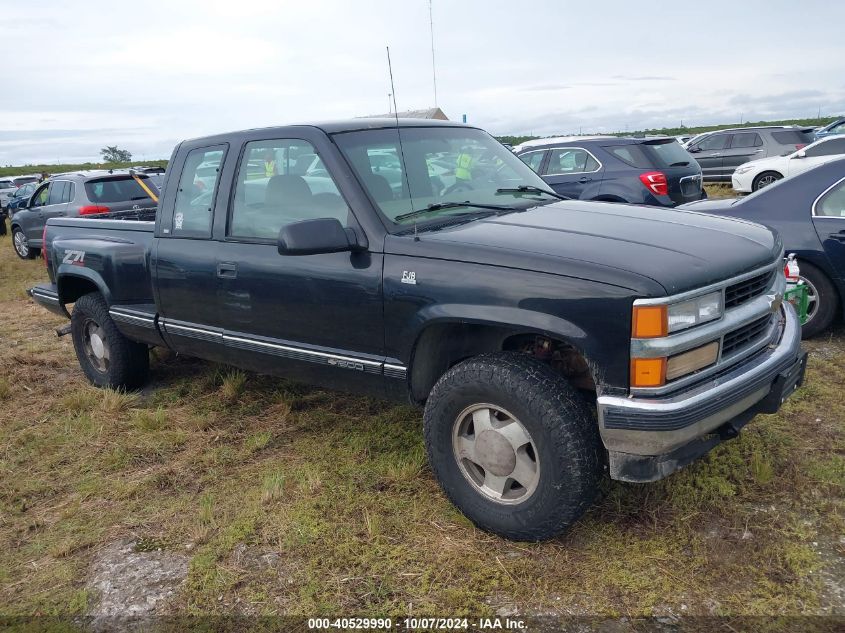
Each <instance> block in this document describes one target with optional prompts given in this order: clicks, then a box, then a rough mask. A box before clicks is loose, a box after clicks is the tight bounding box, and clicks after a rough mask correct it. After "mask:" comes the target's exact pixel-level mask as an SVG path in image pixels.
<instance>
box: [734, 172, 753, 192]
mask: <svg viewBox="0 0 845 633" xmlns="http://www.w3.org/2000/svg"><path fill="white" fill-rule="evenodd" d="M752 181H753V178H752V177H751V174H742V175H740V176H738V175H737V174H736V172H734V173H733V175H732V176H731V186H732V187H733V190H734V191H736V192H738V193H751V182H752Z"/></svg>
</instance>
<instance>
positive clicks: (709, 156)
mask: <svg viewBox="0 0 845 633" xmlns="http://www.w3.org/2000/svg"><path fill="white" fill-rule="evenodd" d="M813 140H814V137H813V129H812V128H800V127H795V126H768V127H739V128H734V129H726V130H717V131H715V132H711V133H709V134H707V135H705V136H702V137H701V138H699V139H697V140H696V139H693V142H691V143H688V144H687V151H688V152H689V153H690V154H692V156H693V158H695V160H696V162H697V163H698V164H699V165H701V173H702V174H703V175H704V179H705V180H712V181H724V182H730V180H731V176H732V175H733V173H734V170H736V168H737V167H739V166H740V165H742V164H743V163H747V162H748V161H750V160H757V159H758V158H771V157H772V156H785V155H786V154H791V153H792V152H794V151H796V150H799V149H801V148H803V147H804V146H805V145H809V144H810V143H812V142H813Z"/></svg>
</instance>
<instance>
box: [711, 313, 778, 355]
mask: <svg viewBox="0 0 845 633" xmlns="http://www.w3.org/2000/svg"><path fill="white" fill-rule="evenodd" d="M771 320H772V317H771V315H766V316H764V317H761V318H759V319H757V320H756V321H752V322H751V323H746V324H745V325H743V326H742V327H740V328H737V329H735V330H734V331H733V332H728V333H727V334H725V338H724V341H723V342H722V358H726V357H728V356H730V355H732V354H734V353H735V352H738V351H740V350H741V349H742V348H744V347H746V346H748V345H750V344H751V343H755V342H757V340H758V339H759V338H760V337H761V336H763V335H764V334H765V333H766V331H767V330H768V328H769V323H771Z"/></svg>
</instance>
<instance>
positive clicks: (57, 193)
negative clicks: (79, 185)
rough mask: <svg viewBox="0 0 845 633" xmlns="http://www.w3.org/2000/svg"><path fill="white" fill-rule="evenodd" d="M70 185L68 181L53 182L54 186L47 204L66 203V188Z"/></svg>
mask: <svg viewBox="0 0 845 633" xmlns="http://www.w3.org/2000/svg"><path fill="white" fill-rule="evenodd" d="M69 184H70V183H69V182H67V181H66V180H57V181H55V182H53V186H52V187H50V195H49V196H48V198H47V204H61V203H62V202H65V201H64V200H63V198H64V195H65V188H66V187H67V186H68V185H69Z"/></svg>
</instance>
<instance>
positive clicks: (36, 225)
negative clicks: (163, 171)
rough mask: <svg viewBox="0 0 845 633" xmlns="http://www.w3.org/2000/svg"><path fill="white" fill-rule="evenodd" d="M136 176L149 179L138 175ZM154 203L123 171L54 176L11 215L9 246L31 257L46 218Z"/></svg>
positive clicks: (37, 248)
mask: <svg viewBox="0 0 845 633" xmlns="http://www.w3.org/2000/svg"><path fill="white" fill-rule="evenodd" d="M138 177H139V178H143V179H144V180H145V181H149V179H150V177H149V176H147V175H142V174H138ZM150 183H151V184H152V181H150ZM153 192H154V193H156V189H153ZM154 205H155V203H154V202H153V201H152V199H151V198H150V197H149V196H148V195H147V193H146V192H145V191H144V189H143V188H142V187H141V185H139V184H138V183H137V182H136V181H135V180H134V178H133V177H132V175H131V174H129V173H127V172H117V171H87V172H76V173H70V174H62V175H59V176H54V177H53V178H51V179H50V180H48V181H47V182H45V183H42V184H40V185H38V187H37V188H36V189H35V191H34V193H33V194H32V196H31V197H30V198H29V200H28V202H27V204H26V206H25V207H24V208H22V209H21V210H19V211H16V212H15V214H14V215H13V216H12V222H11V223H12V245H13V246H14V249H15V252H16V253H17V254H18V257H21V258H23V259H32V258H33V257H35V256H36V255H37V254H38V252H39V250H40V249H41V235H42V231H43V230H44V225H45V224H46V223H47V220H48V219H50V218H54V217H60V216H67V217H77V216H83V215H96V214H101V213H112V212H117V211H130V210H132V209H141V208H144V207H151V206H154Z"/></svg>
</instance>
